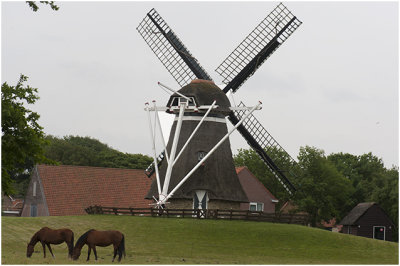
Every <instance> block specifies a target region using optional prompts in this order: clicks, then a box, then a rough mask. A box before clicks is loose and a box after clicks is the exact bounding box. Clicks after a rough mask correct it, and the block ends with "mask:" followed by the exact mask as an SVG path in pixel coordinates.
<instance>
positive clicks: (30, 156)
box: [1, 75, 46, 195]
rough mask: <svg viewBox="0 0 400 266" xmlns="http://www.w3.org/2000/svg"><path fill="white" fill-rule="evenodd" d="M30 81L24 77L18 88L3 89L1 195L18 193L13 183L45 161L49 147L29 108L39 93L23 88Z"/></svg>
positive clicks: (4, 86) (8, 86)
mask: <svg viewBox="0 0 400 266" xmlns="http://www.w3.org/2000/svg"><path fill="white" fill-rule="evenodd" d="M27 80H28V77H26V76H24V75H21V76H20V79H19V81H18V83H17V85H16V86H10V85H8V84H7V83H6V82H4V83H3V84H2V85H1V128H2V138H1V152H2V154H1V174H2V178H1V184H2V192H3V193H4V194H6V195H10V194H12V193H14V192H15V189H14V187H13V183H14V180H13V178H14V179H16V178H18V176H20V177H21V176H24V175H27V173H28V172H29V170H30V169H31V168H32V167H33V165H34V164H36V163H40V162H44V161H46V159H45V157H44V154H43V147H44V146H45V144H46V141H45V139H44V133H43V128H42V127H41V126H40V125H39V123H38V120H39V117H40V116H39V114H38V113H36V112H32V111H31V110H29V109H27V108H26V105H31V104H34V103H35V102H36V101H37V100H38V99H39V96H38V89H37V88H32V87H30V86H29V85H24V83H25V82H26V81H27Z"/></svg>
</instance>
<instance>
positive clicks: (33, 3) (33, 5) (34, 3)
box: [26, 1, 59, 12]
mask: <svg viewBox="0 0 400 266" xmlns="http://www.w3.org/2000/svg"><path fill="white" fill-rule="evenodd" d="M39 2H40V3H41V4H46V5H49V6H50V8H51V9H53V10H55V11H57V10H58V9H59V7H58V6H57V5H56V4H55V3H54V1H39ZM26 3H27V4H28V5H29V7H30V8H31V9H32V10H33V12H36V11H38V10H39V6H38V5H37V1H26Z"/></svg>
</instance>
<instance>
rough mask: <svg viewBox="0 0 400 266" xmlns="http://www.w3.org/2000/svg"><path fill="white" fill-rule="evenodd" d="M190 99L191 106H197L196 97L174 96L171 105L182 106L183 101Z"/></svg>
mask: <svg viewBox="0 0 400 266" xmlns="http://www.w3.org/2000/svg"><path fill="white" fill-rule="evenodd" d="M187 98H188V99H190V101H189V106H196V102H195V100H194V97H186V98H184V97H174V98H172V102H171V106H180V105H181V103H187V102H188V99H187Z"/></svg>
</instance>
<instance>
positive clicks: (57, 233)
mask: <svg viewBox="0 0 400 266" xmlns="http://www.w3.org/2000/svg"><path fill="white" fill-rule="evenodd" d="M37 242H40V243H42V247H43V256H44V257H45V258H46V247H45V245H47V247H48V248H49V250H50V253H51V255H52V256H53V258H54V254H53V251H52V250H51V247H50V244H55V245H58V244H61V243H63V242H65V243H67V246H68V257H72V250H73V248H74V232H72V231H71V230H70V229H67V228H63V229H56V230H53V229H50V228H48V227H43V228H42V229H40V230H39V231H37V232H36V233H35V234H34V235H33V236H32V238H31V241H30V242H29V243H28V246H27V248H26V256H27V257H28V258H30V257H31V256H32V253H33V249H34V247H35V245H36V243H37Z"/></svg>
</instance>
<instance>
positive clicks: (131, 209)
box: [129, 208, 135, 216]
mask: <svg viewBox="0 0 400 266" xmlns="http://www.w3.org/2000/svg"><path fill="white" fill-rule="evenodd" d="M129 211H130V212H131V215H132V216H134V215H135V213H134V212H133V208H129Z"/></svg>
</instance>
